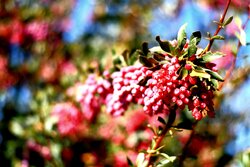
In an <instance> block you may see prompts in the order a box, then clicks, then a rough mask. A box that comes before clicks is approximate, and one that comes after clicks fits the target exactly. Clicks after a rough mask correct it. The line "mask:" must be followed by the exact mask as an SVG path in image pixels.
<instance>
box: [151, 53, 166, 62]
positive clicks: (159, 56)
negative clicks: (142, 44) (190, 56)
mask: <svg viewBox="0 0 250 167" xmlns="http://www.w3.org/2000/svg"><path fill="white" fill-rule="evenodd" d="M153 58H154V59H155V60H157V61H162V60H165V58H166V56H164V55H163V54H160V53H154V55H153Z"/></svg>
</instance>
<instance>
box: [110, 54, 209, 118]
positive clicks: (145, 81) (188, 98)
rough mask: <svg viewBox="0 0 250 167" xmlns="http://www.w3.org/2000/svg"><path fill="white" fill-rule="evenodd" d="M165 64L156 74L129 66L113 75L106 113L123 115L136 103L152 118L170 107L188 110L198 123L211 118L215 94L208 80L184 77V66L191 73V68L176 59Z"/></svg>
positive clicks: (155, 71)
mask: <svg viewBox="0 0 250 167" xmlns="http://www.w3.org/2000/svg"><path fill="white" fill-rule="evenodd" d="M166 60H167V62H166V63H164V64H163V65H160V67H159V69H157V70H150V69H149V68H146V67H142V66H138V67H137V66H128V67H123V68H122V69H121V70H120V71H117V72H115V73H113V75H112V79H113V82H112V85H113V94H112V96H111V98H110V99H109V100H108V103H107V111H108V112H109V113H111V114H113V115H121V114H123V113H124V111H125V110H127V108H128V106H129V104H130V103H131V102H134V103H137V104H141V105H143V110H144V111H145V112H146V113H147V114H149V115H154V114H158V113H162V112H163V113H168V112H169V108H170V107H171V106H173V105H177V106H178V107H179V108H180V109H184V108H185V106H187V107H188V109H189V110H190V111H192V115H193V117H194V118H195V119H197V120H200V119H202V118H203V117H204V116H206V115H209V116H211V117H212V116H213V115H214V110H213V107H212V106H213V102H212V98H213V91H212V90H208V86H207V80H203V79H200V78H199V77H196V76H190V75H189V74H188V75H186V76H185V77H181V76H180V68H181V67H182V66H184V67H185V68H186V69H188V70H191V69H190V68H188V64H186V65H184V63H185V62H181V61H179V60H178V58H177V57H172V58H169V57H168V56H166ZM194 60H195V58H194ZM191 68H192V67H191Z"/></svg>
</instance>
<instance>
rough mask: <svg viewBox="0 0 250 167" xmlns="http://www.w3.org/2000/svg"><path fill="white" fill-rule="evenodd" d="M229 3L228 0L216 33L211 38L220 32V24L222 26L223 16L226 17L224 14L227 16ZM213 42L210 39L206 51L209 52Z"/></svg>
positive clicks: (229, 0)
mask: <svg viewBox="0 0 250 167" xmlns="http://www.w3.org/2000/svg"><path fill="white" fill-rule="evenodd" d="M230 3H231V0H228V1H227V5H226V8H225V9H224V12H223V14H222V16H221V18H220V21H219V23H218V27H217V29H216V31H215V33H214V35H213V36H216V35H218V34H219V32H220V30H221V29H222V24H223V22H224V19H225V16H226V14H227V10H228V8H229V5H230ZM213 42H214V39H210V41H209V44H208V46H207V48H206V51H209V50H210V49H211V46H212V45H213Z"/></svg>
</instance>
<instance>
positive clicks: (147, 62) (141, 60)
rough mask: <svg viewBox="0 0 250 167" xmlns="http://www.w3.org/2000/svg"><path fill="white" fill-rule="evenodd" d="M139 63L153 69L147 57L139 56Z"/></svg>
mask: <svg viewBox="0 0 250 167" xmlns="http://www.w3.org/2000/svg"><path fill="white" fill-rule="evenodd" d="M139 61H140V63H141V64H143V65H144V66H146V67H153V64H152V63H151V62H150V61H149V60H148V59H147V57H145V56H139Z"/></svg>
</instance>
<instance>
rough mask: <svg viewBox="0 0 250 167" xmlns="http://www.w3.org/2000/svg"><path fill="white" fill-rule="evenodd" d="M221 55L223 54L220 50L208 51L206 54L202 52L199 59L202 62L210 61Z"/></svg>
mask: <svg viewBox="0 0 250 167" xmlns="http://www.w3.org/2000/svg"><path fill="white" fill-rule="evenodd" d="M223 56H225V55H224V54H223V53H221V52H215V53H212V52H210V51H209V52H207V53H206V54H204V55H203V56H202V58H201V59H202V63H208V62H212V61H214V60H216V59H219V58H221V57H223Z"/></svg>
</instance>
